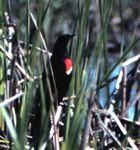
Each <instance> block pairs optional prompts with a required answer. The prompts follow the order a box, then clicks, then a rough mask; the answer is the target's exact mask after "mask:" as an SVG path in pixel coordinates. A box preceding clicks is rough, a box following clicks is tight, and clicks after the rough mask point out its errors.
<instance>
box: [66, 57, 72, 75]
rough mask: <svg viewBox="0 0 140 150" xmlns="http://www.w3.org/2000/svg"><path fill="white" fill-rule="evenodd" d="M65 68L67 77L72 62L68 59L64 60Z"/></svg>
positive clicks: (70, 70)
mask: <svg viewBox="0 0 140 150" xmlns="http://www.w3.org/2000/svg"><path fill="white" fill-rule="evenodd" d="M64 63H65V67H66V74H67V75H69V74H71V72H72V69H73V68H72V61H71V59H70V58H65V59H64Z"/></svg>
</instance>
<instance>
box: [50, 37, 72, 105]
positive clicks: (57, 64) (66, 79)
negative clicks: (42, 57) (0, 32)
mask: <svg viewBox="0 0 140 150" xmlns="http://www.w3.org/2000/svg"><path fill="white" fill-rule="evenodd" d="M73 36H74V34H72V35H70V34H64V35H62V36H60V37H59V38H58V39H57V40H56V43H55V45H54V48H53V55H52V57H51V64H52V69H53V74H54V79H55V83H56V88H57V93H58V102H61V100H62V98H63V97H64V95H65V93H66V91H67V90H68V87H69V83H70V80H71V77H72V69H73V68H72V67H73V66H72V60H71V59H70V57H69V53H68V51H67V44H68V42H69V40H70V39H72V38H73Z"/></svg>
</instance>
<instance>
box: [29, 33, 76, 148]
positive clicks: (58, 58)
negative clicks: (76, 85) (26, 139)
mask: <svg viewBox="0 0 140 150" xmlns="http://www.w3.org/2000/svg"><path fill="white" fill-rule="evenodd" d="M73 36H74V34H71V35H70V34H63V35H61V36H60V37H59V38H58V39H57V40H56V42H55V44H54V47H53V53H52V56H51V65H52V71H53V75H54V81H55V83H54V82H53V79H52V75H51V74H50V83H51V89H52V92H53V94H55V90H54V87H55V86H54V84H55V85H56V90H57V94H58V97H57V98H56V99H55V100H58V101H57V102H55V104H59V103H60V102H61V101H62V99H63V97H64V96H65V94H66V92H67V90H68V87H69V83H70V80H71V77H72V69H73V66H72V60H71V59H70V57H69V52H68V50H67V44H68V42H69V41H70V39H72V38H73ZM46 80H47V77H46V71H45V70H44V71H43V74H42V81H43V88H44V94H45V98H46V108H47V112H46V113H47V114H49V111H50V96H49V94H48V93H49V92H48V91H47V89H48V85H47V81H46ZM35 99H36V102H35V103H36V104H35V106H34V109H33V114H34V115H35V117H34V119H33V120H32V129H31V135H32V136H33V143H34V144H33V145H34V148H35V150H36V149H38V142H39V139H40V136H41V135H42V134H43V129H40V125H41V124H40V123H41V114H42V104H41V93H40V89H39V88H38V89H37V92H36V97H35ZM55 106H56V105H55ZM44 124H45V123H44ZM39 135H40V136H39Z"/></svg>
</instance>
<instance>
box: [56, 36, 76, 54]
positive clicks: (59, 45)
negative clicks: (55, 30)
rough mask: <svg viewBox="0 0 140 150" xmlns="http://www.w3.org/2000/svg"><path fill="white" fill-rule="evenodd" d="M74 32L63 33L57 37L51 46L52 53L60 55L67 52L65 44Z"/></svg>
mask: <svg viewBox="0 0 140 150" xmlns="http://www.w3.org/2000/svg"><path fill="white" fill-rule="evenodd" d="M73 37H74V34H63V35H61V36H59V37H58V39H57V40H56V42H55V44H54V47H53V55H57V56H62V55H64V53H65V52H67V44H68V42H69V40H70V39H72V38H73Z"/></svg>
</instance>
